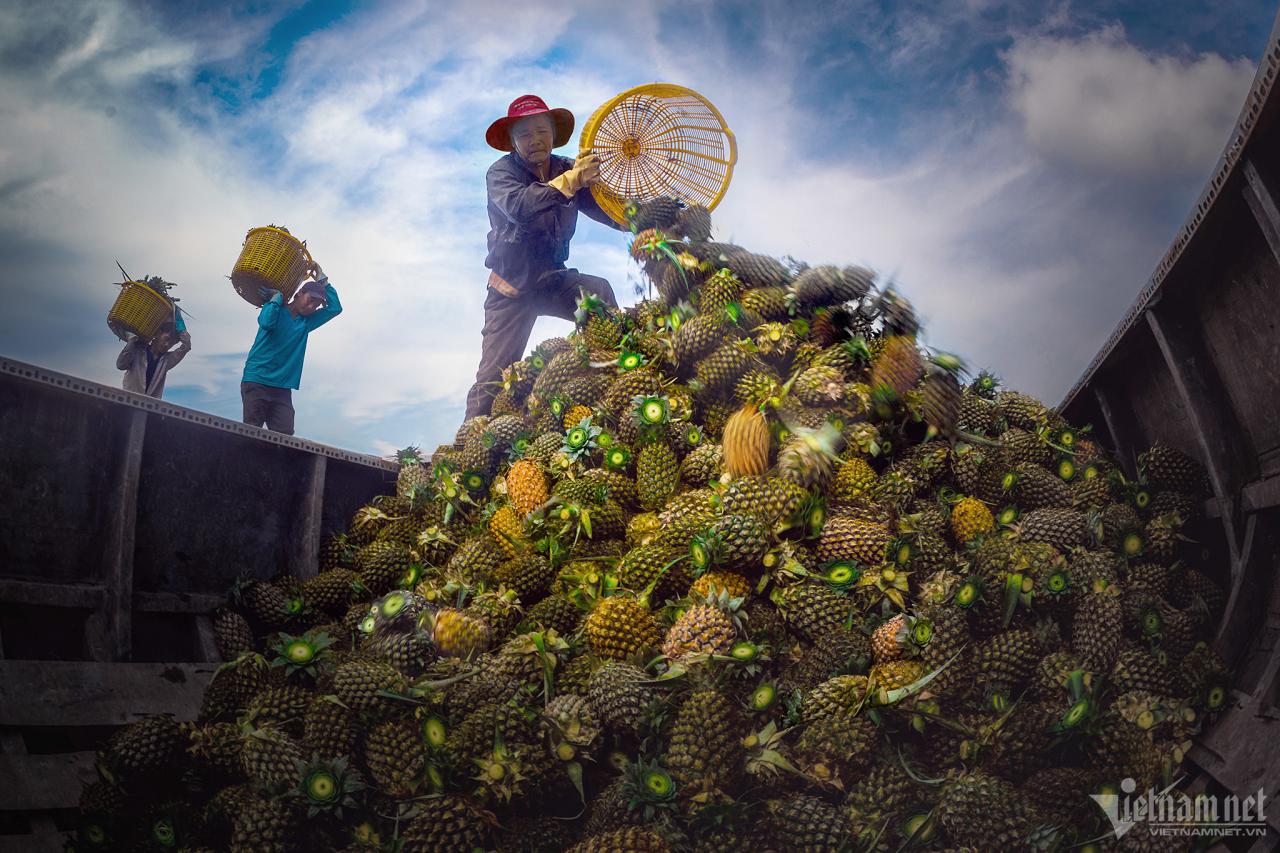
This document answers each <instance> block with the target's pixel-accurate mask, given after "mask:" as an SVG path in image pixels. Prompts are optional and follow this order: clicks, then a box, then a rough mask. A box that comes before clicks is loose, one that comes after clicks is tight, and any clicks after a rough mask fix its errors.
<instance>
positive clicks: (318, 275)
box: [311, 263, 325, 281]
mask: <svg viewBox="0 0 1280 853" xmlns="http://www.w3.org/2000/svg"><path fill="white" fill-rule="evenodd" d="M324 277H325V275H324V270H322V269H321V268H320V265H319V264H317V263H312V264H311V280H312V281H319V280H320V279H322V278H324Z"/></svg>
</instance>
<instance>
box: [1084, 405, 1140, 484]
mask: <svg viewBox="0 0 1280 853" xmlns="http://www.w3.org/2000/svg"><path fill="white" fill-rule="evenodd" d="M1093 396H1094V397H1095V398H1097V400H1098V408H1099V409H1100V410H1101V411H1102V421H1103V423H1105V424H1106V425H1107V432H1109V433H1110V434H1111V444H1112V445H1113V447H1114V449H1115V452H1116V459H1117V460H1118V461H1119V462H1120V467H1121V468H1122V469H1124V472H1125V474H1127V475H1129V476H1130V477H1132V476H1134V474H1135V473H1136V471H1137V467H1138V456H1137V451H1136V450H1135V449H1134V444H1133V442H1134V440H1135V438H1136V436H1134V434H1133V433H1134V429H1133V418H1132V416H1131V414H1129V413H1128V412H1127V410H1120V409H1113V408H1112V406H1111V396H1110V395H1109V394H1107V392H1105V391H1103V390H1102V385H1101V383H1095V384H1094V386H1093Z"/></svg>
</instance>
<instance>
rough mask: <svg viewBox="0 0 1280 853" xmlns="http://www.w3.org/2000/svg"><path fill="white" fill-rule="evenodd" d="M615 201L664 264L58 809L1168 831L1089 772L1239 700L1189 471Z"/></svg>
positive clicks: (522, 371) (823, 280)
mask: <svg viewBox="0 0 1280 853" xmlns="http://www.w3.org/2000/svg"><path fill="white" fill-rule="evenodd" d="M630 213H631V215H632V220H633V223H634V226H635V232H636V233H635V239H634V242H633V245H632V254H633V256H634V257H635V259H636V260H637V261H638V262H639V264H640V265H641V266H642V267H643V269H644V272H645V273H646V274H647V277H648V279H649V281H650V282H651V284H652V287H653V288H654V289H656V294H655V295H654V296H653V298H650V299H646V300H644V301H642V302H640V303H639V304H638V305H637V306H635V307H634V308H630V309H627V310H625V311H621V312H619V311H615V310H611V309H609V308H607V307H606V306H604V305H602V304H600V303H598V302H596V301H594V300H593V299H591V298H589V297H584V298H583V300H582V302H581V304H580V310H579V313H578V323H577V329H576V331H575V332H574V333H573V334H572V335H570V336H569V337H568V338H556V339H552V340H549V341H546V342H544V343H543V344H542V345H541V346H539V347H538V348H537V349H536V350H535V351H534V352H533V354H532V355H530V356H529V357H528V358H526V359H525V360H523V361H520V362H518V363H516V364H513V365H511V366H510V367H509V368H508V369H507V370H506V371H505V373H504V377H503V381H502V383H501V387H500V388H495V389H494V392H495V395H496V396H495V398H494V401H493V411H492V415H490V416H487V417H479V418H474V419H472V420H468V421H467V422H465V423H463V424H462V426H461V428H460V429H459V430H458V433H457V437H456V439H455V441H454V442H453V443H452V444H448V445H444V446H442V447H440V448H438V449H437V450H436V451H435V452H434V453H433V454H431V456H430V457H429V458H426V459H424V458H422V457H420V456H419V455H418V453H417V452H416V450H413V449H409V450H407V451H405V452H403V453H402V455H401V459H400V461H401V464H402V467H401V469H400V474H399V477H398V481H397V489H396V494H395V495H387V496H385V497H380V498H378V499H377V500H375V501H373V502H372V503H371V504H370V505H368V506H366V507H364V508H363V509H361V510H360V511H359V512H358V513H356V515H355V517H354V518H353V519H352V521H351V524H350V527H349V529H348V530H347V531H346V532H345V533H343V534H340V535H334V536H333V537H332V538H331V539H330V540H329V541H328V543H327V545H326V547H325V548H324V550H323V554H322V555H321V559H320V565H319V567H318V569H319V570H318V573H317V574H316V575H315V576H314V577H311V578H308V579H306V580H298V579H295V578H291V577H277V578H276V579H274V580H272V581H263V580H257V581H252V580H250V581H246V582H245V583H243V584H241V585H239V586H238V587H237V588H236V589H235V590H234V591H233V595H232V597H231V601H230V602H229V604H228V606H227V607H226V608H225V609H223V610H222V611H220V612H219V613H218V614H217V616H216V622H215V625H216V635H217V641H218V646H219V649H220V651H221V653H222V655H223V657H224V658H225V660H226V663H225V665H224V666H223V667H222V668H221V669H220V670H219V671H218V673H217V674H216V676H215V677H214V679H213V681H212V683H211V685H210V687H209V689H208V691H207V694H206V695H205V697H204V707H203V709H202V712H201V714H200V717H199V719H198V720H197V721H195V722H194V723H178V722H175V721H174V720H172V719H171V718H169V717H164V716H158V717H150V718H147V719H144V720H142V721H140V722H138V723H136V724H133V725H131V726H129V727H127V728H125V729H123V730H121V731H120V732H119V733H117V734H116V735H115V736H113V737H112V738H111V739H110V741H109V742H108V743H107V744H106V745H105V746H104V747H103V748H102V750H101V753H100V760H99V768H100V771H101V780H100V781H97V782H95V783H94V784H92V785H90V786H88V787H87V788H86V790H85V794H84V799H83V804H82V811H83V817H84V822H83V826H82V827H81V829H80V830H79V832H78V834H77V839H76V842H75V846H76V849H80V850H89V849H113V850H114V849H130V850H143V849H161V848H165V849H170V848H172V849H182V850H186V851H197V850H200V851H208V850H232V851H255V853H272V852H273V851H318V850H342V851H351V852H352V853H354V851H382V850H385V851H404V853H415V851H423V852H424V853H425V851H433V853H451V852H452V851H457V853H469V851H473V850H498V851H510V853H515V851H525V853H542V851H561V850H572V851H575V853H588V851H708V853H709V851H737V850H752V851H769V850H790V849H796V850H805V851H846V850H849V851H855V850H903V849H910V850H941V849H961V848H967V849H974V850H997V849H1009V850H1020V849H1026V848H1027V847H1029V846H1031V847H1035V848H1037V849H1046V850H1049V849H1066V848H1069V847H1076V846H1078V845H1082V844H1084V843H1086V842H1089V841H1090V840H1092V839H1098V838H1101V839H1103V840H1102V841H1100V842H1098V844H1099V847H1098V848H1097V849H1146V848H1147V847H1152V848H1156V847H1160V845H1158V844H1157V843H1156V841H1157V839H1153V838H1152V837H1151V836H1150V835H1149V834H1148V833H1146V832H1144V831H1143V828H1142V827H1139V828H1138V829H1136V830H1134V831H1131V832H1130V833H1128V834H1127V835H1126V836H1125V837H1124V839H1123V842H1120V843H1117V842H1116V841H1115V840H1114V836H1113V835H1111V834H1110V825H1109V824H1108V823H1107V821H1106V820H1105V816H1104V814H1103V812H1102V811H1101V809H1099V808H1098V807H1097V806H1096V805H1095V804H1094V802H1093V801H1092V800H1091V799H1090V796H1089V795H1090V794H1092V793H1098V792H1103V791H1106V790H1108V789H1110V790H1113V791H1114V790H1118V788H1119V786H1120V784H1121V783H1122V781H1123V780H1125V779H1133V780H1135V783H1136V785H1137V789H1138V790H1139V791H1142V790H1145V789H1146V788H1147V787H1149V786H1151V785H1164V784H1166V783H1167V782H1169V781H1172V780H1173V779H1174V778H1176V777H1177V776H1178V770H1179V765H1180V763H1181V762H1182V759H1183V756H1184V755H1185V753H1186V750H1187V748H1188V746H1189V744H1190V741H1191V739H1192V738H1193V737H1194V735H1195V733H1196V732H1197V731H1198V730H1199V728H1200V727H1201V726H1202V725H1203V724H1204V723H1205V722H1206V720H1207V719H1208V718H1209V717H1210V716H1211V715H1213V714H1214V713H1215V712H1216V711H1217V710H1219V709H1220V708H1221V707H1222V706H1223V704H1224V702H1225V701H1226V700H1227V696H1228V693H1227V684H1228V676H1227V668H1226V665H1225V664H1224V662H1223V661H1222V660H1221V659H1220V658H1219V656H1218V655H1216V654H1215V653H1214V652H1213V651H1212V650H1211V649H1210V648H1209V646H1208V645H1207V643H1206V639H1207V638H1208V637H1210V636H1211V635H1212V633H1213V630H1214V627H1215V624H1216V622H1217V620H1218V619H1219V618H1220V617H1221V614H1222V610H1223V607H1224V595H1223V592H1222V589H1221V587H1220V586H1219V585H1218V583H1216V582H1215V581H1214V580H1213V579H1212V578H1211V576H1210V575H1211V574H1212V573H1211V572H1208V570H1207V568H1206V566H1204V565H1203V559H1204V558H1203V557H1202V556H1201V554H1200V552H1199V550H1198V548H1197V547H1194V546H1193V544H1192V543H1191V542H1190V537H1191V534H1192V533H1193V532H1194V527H1192V526H1191V525H1194V524H1195V523H1196V522H1197V516H1198V514H1199V512H1200V510H1201V507H1202V506H1203V501H1204V498H1205V496H1206V494H1207V490H1206V486H1205V477H1204V473H1203V471H1202V470H1201V469H1200V468H1199V467H1198V466H1197V465H1196V463H1194V462H1193V461H1191V460H1190V459H1188V458H1187V457H1186V456H1184V455H1183V454H1181V453H1179V452H1177V451H1176V450H1173V449H1171V448H1169V447H1164V446H1159V445H1158V446H1155V447H1153V448H1151V449H1150V451H1149V452H1148V453H1147V454H1145V455H1144V457H1143V460H1142V466H1141V476H1140V477H1139V478H1138V479H1136V480H1134V479H1127V478H1126V477H1124V476H1123V475H1122V473H1121V472H1120V471H1119V470H1118V469H1117V468H1116V467H1115V466H1114V465H1113V464H1112V463H1111V462H1109V461H1108V460H1107V458H1106V457H1105V456H1104V454H1103V452H1102V451H1101V449H1100V448H1099V446H1098V445H1097V444H1096V443H1095V442H1094V441H1093V440H1091V438H1090V436H1089V434H1088V431H1087V429H1077V428H1075V427H1073V426H1071V425H1069V424H1067V423H1066V422H1064V421H1063V419H1062V418H1061V417H1060V416H1059V415H1058V414H1057V413H1055V412H1054V411H1052V410H1050V409H1048V408H1046V407H1045V406H1044V405H1042V404H1041V403H1040V402H1038V401H1036V400H1035V399H1032V398H1031V397H1028V396H1026V395H1023V394H1019V393H1017V392H1015V391H1010V390H1002V389H1001V388H1000V387H999V384H998V382H997V381H996V380H995V379H994V377H992V376H990V375H989V374H986V373H982V374H979V375H977V376H968V375H967V374H966V373H965V371H964V368H963V366H962V365H961V364H960V362H959V361H958V360H957V359H956V358H955V357H954V356H950V355H948V354H946V353H940V352H930V351H927V350H925V349H924V348H922V347H921V344H920V339H919V328H918V321H917V319H916V316H915V313H914V311H913V310H912V307H911V305H910V303H909V302H908V301H907V300H906V299H905V298H903V297H902V296H901V295H900V294H899V293H897V292H895V291H894V289H893V288H891V287H888V286H883V285H878V283H877V281H876V277H875V276H874V275H873V274H872V273H871V272H870V271H868V270H865V269H862V268H859V267H844V268H838V267H834V266H818V267H807V266H803V265H800V264H796V263H795V262H790V261H789V262H787V263H783V262H780V261H778V260H776V259H774V258H771V257H767V256H763V255H758V254H753V253H750V252H748V251H746V250H744V249H742V248H740V247H738V246H736V245H732V244H725V243H717V242H714V241H712V240H710V239H709V238H710V234H711V227H710V217H709V216H708V214H707V211H705V210H703V209H700V208H684V207H682V206H680V205H678V204H675V203H673V202H670V201H667V200H659V201H656V202H651V203H648V204H645V205H640V206H635V207H633V208H632V209H631V211H630ZM1161 849H1163V848H1161Z"/></svg>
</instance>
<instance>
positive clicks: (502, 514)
mask: <svg viewBox="0 0 1280 853" xmlns="http://www.w3.org/2000/svg"><path fill="white" fill-rule="evenodd" d="M521 518H522V517H521V516H520V515H519V514H517V512H516V510H515V509H514V508H512V507H511V506H503V507H499V508H498V509H497V511H495V512H494V514H493V515H492V516H491V517H490V518H489V533H490V534H491V535H492V536H493V538H494V539H495V540H497V542H498V545H499V546H500V547H501V548H502V550H503V551H505V552H506V554H507V556H508V557H518V556H520V555H521V554H526V553H528V552H529V551H530V550H531V549H532V548H533V543H532V542H530V541H529V538H528V537H527V536H525V535H524V522H523V521H522V520H521Z"/></svg>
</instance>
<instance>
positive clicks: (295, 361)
mask: <svg viewBox="0 0 1280 853" xmlns="http://www.w3.org/2000/svg"><path fill="white" fill-rule="evenodd" d="M311 274H312V277H313V279H314V280H313V281H308V282H307V283H305V284H303V285H302V286H301V287H299V288H298V290H297V292H296V293H294V295H293V299H291V300H290V301H289V302H288V303H287V304H286V303H285V301H284V294H283V293H281V292H280V291H278V290H274V289H272V288H269V287H263V288H261V289H260V290H259V291H258V293H259V295H261V296H262V298H263V300H264V301H263V303H262V308H261V309H260V310H259V311H258V335H257V337H256V338H254V341H253V346H252V347H251V348H250V349H249V357H248V358H247V359H245V363H244V375H243V377H242V379H241V382H240V398H241V400H242V401H243V403H244V422H245V423H247V424H249V425H251V426H263V425H266V427H267V429H269V430H271V431H272V432H280V433H284V434H285V435H293V416H294V411H293V392H294V391H295V390H297V388H298V387H299V386H300V385H301V384H302V361H303V359H304V358H305V357H306V354H307V336H308V335H310V334H311V333H312V332H314V331H315V330H316V329H318V328H320V327H321V326H323V325H324V324H325V323H327V322H329V321H330V320H332V319H333V318H334V317H337V316H338V315H339V314H341V313H342V303H341V302H339V301H338V291H337V290H335V289H334V287H333V285H332V284H330V283H329V277H328V276H326V275H325V274H324V270H322V269H320V265H319V264H316V265H315V266H313V267H312V269H311Z"/></svg>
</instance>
